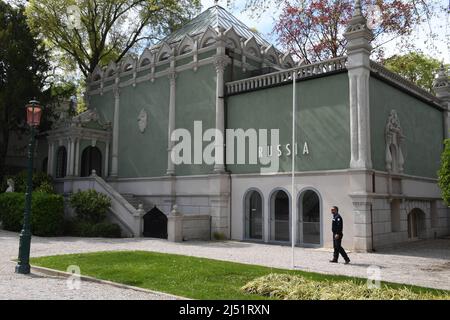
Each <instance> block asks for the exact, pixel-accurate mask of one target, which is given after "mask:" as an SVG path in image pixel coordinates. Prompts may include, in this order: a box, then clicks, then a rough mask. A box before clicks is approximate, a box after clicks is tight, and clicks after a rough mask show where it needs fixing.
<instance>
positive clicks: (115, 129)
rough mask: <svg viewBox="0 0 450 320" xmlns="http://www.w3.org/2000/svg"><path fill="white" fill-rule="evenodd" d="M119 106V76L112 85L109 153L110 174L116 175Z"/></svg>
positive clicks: (117, 164)
mask: <svg viewBox="0 0 450 320" xmlns="http://www.w3.org/2000/svg"><path fill="white" fill-rule="evenodd" d="M119 107H120V92H119V78H118V77H117V78H116V83H115V87H114V123H113V141H112V153H111V176H112V177H117V176H118V173H119Z"/></svg>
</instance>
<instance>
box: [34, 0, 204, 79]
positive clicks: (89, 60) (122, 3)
mask: <svg viewBox="0 0 450 320" xmlns="http://www.w3.org/2000/svg"><path fill="white" fill-rule="evenodd" d="M199 8H200V0H182V1H177V0H90V1H75V0H30V1H29V4H28V6H27V11H26V12H27V16H28V21H29V24H30V26H31V28H32V29H33V30H35V31H37V32H39V33H40V34H42V36H43V37H44V38H45V39H46V41H47V42H48V45H49V46H50V47H51V48H52V49H55V50H56V51H59V52H60V54H59V55H57V56H58V57H59V60H60V61H59V62H61V63H64V64H65V65H66V66H71V67H72V69H74V68H75V67H78V68H79V70H80V71H81V72H82V74H83V75H84V77H87V76H88V75H89V74H90V73H92V72H93V71H94V69H95V67H96V66H97V64H99V63H101V64H107V63H108V62H109V61H116V62H117V61H119V60H120V59H121V58H123V57H124V56H125V55H126V54H127V53H129V52H130V51H131V50H132V48H133V46H137V45H140V44H149V43H152V42H154V41H156V40H158V39H160V38H161V37H162V36H163V35H165V34H167V33H170V32H172V31H174V30H175V29H177V28H178V27H180V26H181V25H182V24H183V23H184V22H185V21H186V20H187V19H189V18H191V17H192V15H193V14H195V13H196V12H197V10H198V9H199Z"/></svg>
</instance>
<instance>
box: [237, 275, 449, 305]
mask: <svg viewBox="0 0 450 320" xmlns="http://www.w3.org/2000/svg"><path fill="white" fill-rule="evenodd" d="M241 290H242V291H244V292H246V293H251V294H259V295H263V296H267V297H272V298H278V299H284V300H356V299H358V300H361V299H363V300H398V299H407V300H417V299H425V300H428V299H449V298H450V296H449V295H448V293H447V292H443V294H442V295H441V296H437V295H433V294H432V293H428V292H420V293H418V292H415V291H413V290H412V289H410V288H408V287H406V286H405V287H399V288H391V287H387V286H385V285H382V286H381V287H380V288H374V289H371V288H369V287H368V286H367V284H366V283H365V282H362V283H358V282H356V281H352V280H345V281H332V280H324V281H317V280H311V279H306V278H304V277H301V276H297V275H291V274H275V273H272V274H269V275H266V276H263V277H260V278H257V279H255V280H253V281H250V282H249V283H247V284H246V285H245V286H244V287H242V288H241Z"/></svg>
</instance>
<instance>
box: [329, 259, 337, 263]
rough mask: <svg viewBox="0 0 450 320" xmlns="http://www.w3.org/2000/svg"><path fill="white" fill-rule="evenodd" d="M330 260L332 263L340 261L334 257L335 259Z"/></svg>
mask: <svg viewBox="0 0 450 320" xmlns="http://www.w3.org/2000/svg"><path fill="white" fill-rule="evenodd" d="M330 262H331V263H338V261H337V260H334V259H333V260H330Z"/></svg>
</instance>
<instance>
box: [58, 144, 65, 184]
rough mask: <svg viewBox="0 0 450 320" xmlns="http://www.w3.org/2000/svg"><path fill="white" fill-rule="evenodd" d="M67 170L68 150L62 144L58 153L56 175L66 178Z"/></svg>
mask: <svg viewBox="0 0 450 320" xmlns="http://www.w3.org/2000/svg"><path fill="white" fill-rule="evenodd" d="M66 172H67V150H66V147H64V146H61V147H59V148H58V151H57V153H56V177H57V178H64V177H65V176H66Z"/></svg>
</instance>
